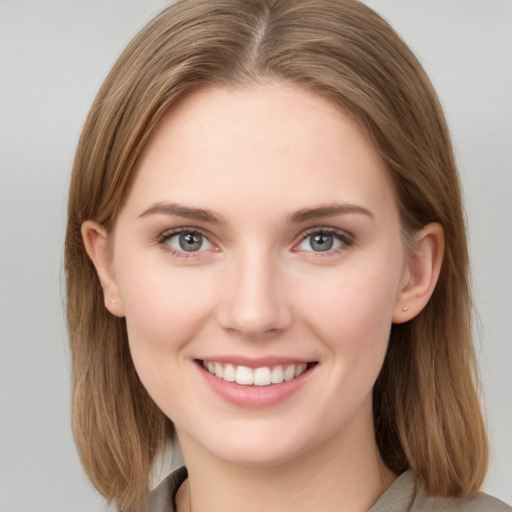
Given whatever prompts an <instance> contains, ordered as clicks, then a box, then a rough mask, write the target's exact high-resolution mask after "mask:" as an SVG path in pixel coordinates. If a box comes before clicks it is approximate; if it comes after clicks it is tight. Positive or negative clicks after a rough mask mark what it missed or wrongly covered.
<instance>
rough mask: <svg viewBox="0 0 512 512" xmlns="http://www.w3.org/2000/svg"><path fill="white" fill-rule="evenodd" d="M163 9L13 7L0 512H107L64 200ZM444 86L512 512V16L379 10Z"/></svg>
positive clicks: (494, 474)
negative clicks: (102, 92)
mask: <svg viewBox="0 0 512 512" xmlns="http://www.w3.org/2000/svg"><path fill="white" fill-rule="evenodd" d="M168 3H169V2H166V1H163V0H72V1H70V0H45V1H41V0H0V173H1V174H0V235H1V238H0V272H1V273H0V300H1V302H0V315H1V316H0V336H1V337H0V341H1V346H0V429H1V431H0V512H35V511H38V512H50V511H52V512H60V511H62V512H64V511H65V512H69V511H72V512H82V511H83V512H85V511H87V512H90V511H94V510H96V511H105V510H107V508H106V506H105V505H104V503H103V500H102V499H101V498H100V497H99V496H98V495H97V494H96V492H95V491H94V489H93V488H92V486H91V484H90V483H89V482H88V480H87V478H86V476H85V474H84V472H83V470H82V468H81V466H80V462H79V459H78V456H77V454H76V451H75V447H74V445H73V439H72V435H71V429H70V414H69V403H70V377H69V354H68V352H67V346H66V331H65V322H64V313H63V295H64V292H63V279H62V274H63V271H62V256H63V238H64V229H65V222H66V214H65V211H66V207H65V205H66V193H67V187H68V182H69V174H70V169H71V164H72V160H73V154H74V150H75V146H76V144H77V141H78V136H79V133H80V130H81V127H82V125H83V122H84V120H85V116H86V114H87V111H88V109H89V107H90V105H91V103H92V101H93V98H94V96H95V94H96V92H97V90H98V88H99V86H100V84H101V82H102V81H103V79H104V77H105V75H106V74H107V72H108V70H109V69H110V67H111V65H112V64H113V62H114V60H115V58H116V57H117V55H118V54H119V53H120V51H121V50H122V49H123V48H124V46H125V45H126V43H127V42H128V41H129V39H130V38H131V36H133V35H134V34H135V33H136V32H137V31H138V29H140V28H141V27H142V26H143V25H144V24H145V23H146V22H147V21H148V20H149V19H150V18H151V17H152V16H153V15H155V14H156V13H157V12H158V11H159V10H160V9H161V8H163V7H165V6H166V5H168ZM367 3H368V4H369V5H371V6H372V7H374V8H375V9H376V10H377V11H379V12H380V13H381V14H382V15H383V16H384V17H385V18H387V19H388V20H389V21H390V22H391V23H392V25H393V26H394V27H395V28H396V29H397V30H398V32H399V33H400V34H401V35H402V36H403V37H404V39H405V40H406V41H407V42H408V43H409V44H410V46H411V47H412V49H413V50H414V51H415V52H416V53H417V55H418V56H419V58H420V60H421V62H422V64H423V65H424V67H425V68H426V70H427V72H428V73H429V75H430V76H431V78H432V80H433V82H434V84H435V86H436V88H437V91H438V93H439V95H440V97H441V101H442V103H443V105H444V107H445V110H446V113H447V117H448V122H449V125H450V128H451V131H452V135H453V138H454V143H455V149H456V154H457V159H458V163H459V167H460V171H461V174H462V181H463V186H464V190H465V194H466V205H467V213H468V223H469V228H470V242H471V255H472V260H473V280H474V289H475V299H476V305H477V308H478V310H479V313H480V319H481V328H480V330H479V331H478V336H477V343H478V347H477V348H478V353H479V360H480V367H481V374H482V381H483V387H484V399H485V405H486V409H487V415H488V419H489V424H490V434H491V440H492V444H493V455H492V464H491V468H490V472H489V476H488V479H487V481H486V484H485V490H486V491H487V492H489V493H491V494H494V495H496V496H497V497H499V498H501V499H503V500H505V501H507V502H509V503H510V502H512V485H511V481H512V442H511V434H510V433H511V432H512V407H511V405H512V320H511V317H512V299H511V297H512V293H511V291H512V264H511V261H512V258H511V254H512V250H511V249H512V242H511V240H512V236H511V235H512V231H511V226H512V53H511V52H512V2H511V1H510V0H489V1H485V2H484V1H483V0H367Z"/></svg>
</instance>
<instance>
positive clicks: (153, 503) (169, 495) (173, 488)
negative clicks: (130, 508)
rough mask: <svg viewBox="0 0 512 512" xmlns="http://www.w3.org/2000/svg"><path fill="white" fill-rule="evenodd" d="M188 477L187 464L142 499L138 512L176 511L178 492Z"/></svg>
mask: <svg viewBox="0 0 512 512" xmlns="http://www.w3.org/2000/svg"><path fill="white" fill-rule="evenodd" d="M186 479H187V469H186V468H185V466H182V467H180V468H178V469H176V470H175V471H173V472H172V473H171V474H170V475H168V476H167V477H166V478H165V479H164V480H163V481H162V482H161V483H160V484H159V485H158V486H157V487H155V488H154V489H153V490H152V491H151V492H150V493H149V494H148V495H147V496H146V497H145V498H144V500H142V502H141V503H140V505H139V506H138V508H137V512H176V493H177V492H178V489H179V488H180V486H181V484H182V483H183V482H184V481H185V480H186Z"/></svg>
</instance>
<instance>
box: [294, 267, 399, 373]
mask: <svg viewBox="0 0 512 512" xmlns="http://www.w3.org/2000/svg"><path fill="white" fill-rule="evenodd" d="M370 269H371V270H370ZM399 277H400V265H398V264H397V265H396V266H395V268H393V266H392V265H388V266H387V267H386V266H385V265H382V266H381V267H380V268H379V265H373V267H372V266H363V265H362V266H360V267H356V266H352V267H351V268H350V269H347V270H346V271H345V270H344V269H341V270H340V271H339V272H337V273H334V275H331V276H326V278H325V279H324V280H323V282H322V281H318V280H316V282H315V283H314V284H315V287H314V290H315V291H314V293H312V294H309V295H308V297H307V298H306V297H304V300H303V301H302V307H303V312H304V318H305V319H306V321H307V322H308V325H309V328H310V329H312V330H314V331H315V333H316V334H317V335H318V338H319V339H322V340H323V342H324V344H325V348H326V349H327V350H328V351H330V352H334V353H336V354H337V355H339V356H340V357H338V358H334V359H333V361H335V364H338V365H343V366H344V367H345V370H347V371H348V370H350V372H351V373H352V372H356V371H357V370H356V369H359V368H360V369H361V373H364V372H366V371H370V373H372V374H375V373H377V374H378V371H379V370H380V367H381V365H382V361H383V359H384V356H385V353H386V349H387V343H388V339H389V332H390V329H391V323H392V314H393V306H394V303H395V301H396V297H397V290H398V281H399ZM375 377H376V375H375Z"/></svg>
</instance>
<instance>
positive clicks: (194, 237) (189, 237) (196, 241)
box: [179, 233, 203, 252]
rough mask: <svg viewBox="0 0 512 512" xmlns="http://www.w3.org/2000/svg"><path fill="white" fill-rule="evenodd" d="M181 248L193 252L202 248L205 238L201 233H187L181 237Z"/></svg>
mask: <svg viewBox="0 0 512 512" xmlns="http://www.w3.org/2000/svg"><path fill="white" fill-rule="evenodd" d="M179 242H180V248H181V249H183V250H184V251H188V252H192V251H197V250H198V249H200V248H201V245H202V243H203V237H202V236H201V235H200V234H199V233H186V234H184V235H180V239H179Z"/></svg>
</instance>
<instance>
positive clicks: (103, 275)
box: [81, 220, 124, 317]
mask: <svg viewBox="0 0 512 512" xmlns="http://www.w3.org/2000/svg"><path fill="white" fill-rule="evenodd" d="M81 231H82V239H83V241H84V246H85V250H86V252H87V255H88V256H89V258H90V259H91V261H92V263H93V265H94V267H95V268H96V272H97V274H98V278H99V280H100V284H101V288H102V289H103V297H104V301H105V307H106V308H107V309H108V311H110V313H112V314H113V315H115V316H120V317H122V316H124V308H123V305H122V302H121V299H120V297H119V290H118V287H117V282H116V279H115V275H114V270H113V267H112V261H111V255H110V251H109V236H108V233H107V231H106V229H105V228H104V227H103V226H102V225H101V224H98V223H97V222H94V221H92V220H86V221H85V222H84V223H83V224H82V228H81Z"/></svg>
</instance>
